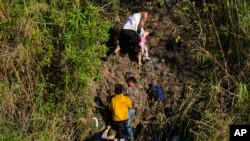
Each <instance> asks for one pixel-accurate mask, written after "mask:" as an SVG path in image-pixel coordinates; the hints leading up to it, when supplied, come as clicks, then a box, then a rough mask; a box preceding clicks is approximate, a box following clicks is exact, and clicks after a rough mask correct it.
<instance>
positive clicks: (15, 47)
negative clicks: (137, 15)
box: [0, 0, 250, 141]
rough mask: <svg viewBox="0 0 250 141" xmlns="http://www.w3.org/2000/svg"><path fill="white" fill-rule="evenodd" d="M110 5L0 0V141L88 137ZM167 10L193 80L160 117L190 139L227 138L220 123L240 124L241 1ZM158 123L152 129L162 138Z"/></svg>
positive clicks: (244, 40) (244, 100) (244, 79)
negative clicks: (192, 64)
mask: <svg viewBox="0 0 250 141" xmlns="http://www.w3.org/2000/svg"><path fill="white" fill-rule="evenodd" d="M151 2H152V3H153V1H147V4H148V5H150V7H152V8H153V6H152V5H153V4H152V3H151ZM157 2H159V4H160V7H163V6H164V4H166V2H165V3H164V1H163V0H158V1H157ZM167 2H169V3H171V2H172V1H171V0H169V1H167ZM119 3H121V2H120V1H118V0H111V1H108V0H101V1H100V2H99V3H98V4H99V6H100V7H98V6H96V5H94V4H93V3H92V2H90V1H84V0H82V1H81V0H22V1H20V0H0V31H1V32H0V140H14V141H19V140H39V141H40V140H41V141H43V140H44V141H47V140H86V138H88V137H89V133H90V130H91V128H92V127H93V125H92V124H91V123H90V122H89V120H91V118H92V117H93V115H95V114H96V113H94V112H93V111H94V110H93V108H94V104H95V103H94V95H93V93H94V92H93V90H92V89H91V86H92V85H91V84H92V83H93V81H99V80H101V74H100V72H98V68H99V67H100V65H101V61H100V58H102V57H105V56H106V51H107V48H106V46H105V42H106V41H107V40H108V38H109V37H108V36H109V35H108V30H109V29H110V28H111V26H112V23H111V22H110V21H111V20H112V19H111V18H109V17H107V15H109V16H114V17H115V16H117V13H118V12H119V8H120V7H119ZM106 7H109V10H110V11H112V14H109V13H105V12H106V11H104V9H103V8H106ZM124 9H125V8H124ZM150 9H151V8H150ZM171 10H172V11H171V12H173V15H175V16H176V17H175V18H176V19H177V21H179V24H185V23H189V24H190V25H191V28H190V29H187V30H188V31H187V32H185V34H183V35H178V36H177V37H176V38H175V43H180V42H181V41H182V40H187V41H186V42H185V43H187V44H186V45H185V46H187V47H189V48H188V49H189V50H190V52H189V53H190V54H191V55H190V56H191V57H193V58H192V59H193V60H195V61H197V62H196V65H197V68H199V69H198V72H199V76H201V80H200V82H197V83H194V84H192V85H190V86H188V88H187V90H186V91H185V93H186V98H185V99H183V101H182V103H181V105H180V109H179V111H178V113H177V114H176V115H175V116H174V117H171V118H170V119H168V121H167V122H168V123H170V122H171V124H172V126H173V127H175V126H177V123H178V126H179V125H180V127H182V126H183V127H184V128H183V129H181V130H182V131H181V132H184V135H185V133H188V135H187V134H186V135H187V136H188V139H190V140H228V138H229V136H228V135H229V134H228V132H229V128H228V127H229V125H230V124H249V123H250V117H249V115H250V110H249V109H250V92H249V91H250V47H249V46H250V23H249V22H250V14H249V13H250V2H248V1H246V0H242V1H240V2H239V1H238V0H221V1H217V0H212V1H209V2H206V1H205V0H204V1H203V2H202V4H197V3H194V2H193V3H192V2H186V3H183V4H180V5H178V4H176V6H173V9H171ZM115 18H117V17H115ZM185 30H186V29H185ZM180 111H181V112H180ZM164 122H165V121H159V124H160V126H159V127H158V126H157V127H153V128H154V131H158V132H161V133H160V134H163V132H162V131H163V130H165V128H166V127H168V126H164V125H167V124H168V123H167V122H166V123H164ZM186 123H188V124H186ZM187 126H188V127H189V128H190V129H189V128H186V127H187ZM172 129H173V128H171V130H172ZM187 129H188V130H189V131H186V130H187ZM150 130H151V129H150ZM183 130H184V131H183ZM161 136H164V135H161Z"/></svg>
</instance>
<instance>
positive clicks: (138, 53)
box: [137, 50, 142, 66]
mask: <svg viewBox="0 0 250 141" xmlns="http://www.w3.org/2000/svg"><path fill="white" fill-rule="evenodd" d="M137 60H138V64H139V66H141V65H142V62H141V60H142V53H141V51H140V50H139V51H138V52H137Z"/></svg>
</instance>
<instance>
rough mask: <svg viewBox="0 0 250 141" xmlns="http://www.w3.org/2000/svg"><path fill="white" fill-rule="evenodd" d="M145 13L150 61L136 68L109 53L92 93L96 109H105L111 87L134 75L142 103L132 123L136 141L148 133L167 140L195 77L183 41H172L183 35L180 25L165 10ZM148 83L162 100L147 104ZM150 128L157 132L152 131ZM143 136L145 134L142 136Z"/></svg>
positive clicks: (133, 64)
mask: <svg viewBox="0 0 250 141" xmlns="http://www.w3.org/2000/svg"><path fill="white" fill-rule="evenodd" d="M148 12H149V17H148V21H147V23H146V27H145V29H149V30H150V31H151V35H150V36H149V37H148V44H149V57H150V58H151V59H152V62H150V61H148V62H145V63H143V66H141V67H139V66H138V64H137V62H136V61H133V60H131V59H129V57H128V55H113V54H111V55H110V56H109V57H108V58H107V60H106V61H104V62H103V66H102V68H101V72H102V73H103V76H104V79H103V81H102V83H101V84H100V86H99V87H98V88H97V90H96V93H97V99H99V100H97V103H98V104H99V105H98V106H107V105H108V99H109V97H110V96H112V95H113V94H114V91H113V90H114V85H115V84H117V83H120V84H122V85H123V86H124V87H127V85H126V81H125V78H126V77H127V76H134V77H135V78H136V79H137V81H138V82H139V84H138V87H139V90H140V94H141V97H142V98H143V99H144V104H143V105H142V106H141V108H140V109H139V110H138V111H137V115H136V118H135V120H134V123H133V125H134V127H135V129H136V131H135V132H136V135H135V136H136V137H137V140H146V139H145V138H147V139H150V138H151V135H149V134H157V136H158V138H159V140H163V139H164V140H168V139H169V138H170V137H171V135H170V134H171V132H172V131H173V130H175V129H176V130H178V129H179V128H178V129H177V127H178V125H177V123H176V125H174V124H175V123H168V122H170V121H171V120H170V119H171V118H173V117H175V115H176V114H177V113H178V112H179V111H180V109H181V106H182V101H183V100H184V99H185V97H186V91H187V87H188V85H189V84H190V83H192V82H193V81H195V80H194V76H195V75H194V72H193V71H192V70H193V69H192V63H191V62H189V59H188V54H187V47H185V41H184V40H183V38H182V41H181V43H176V42H175V39H176V37H177V36H181V35H183V31H182V30H181V29H182V28H181V27H182V26H181V25H177V24H176V23H174V21H173V20H172V17H171V16H170V15H169V14H168V12H167V9H165V8H158V9H153V10H151V11H148ZM163 59H164V60H165V62H164V63H162V64H161V65H160V67H159V68H156V67H155V64H159V62H160V60H163ZM150 82H154V83H157V84H160V85H161V86H162V88H163V90H164V94H165V96H166V100H164V101H163V102H157V101H156V102H154V103H153V104H151V105H149V102H148V100H149V99H148V97H147V93H146V91H147V89H148V87H149V86H148V85H149V83H150ZM103 118H104V120H107V118H108V117H107V114H105V113H104V114H103ZM153 123H154V124H153ZM163 124H164V125H163ZM154 125H156V126H157V129H153V128H154ZM160 130H164V131H166V133H158V132H162V131H160ZM176 132H177V133H179V132H178V131H176ZM147 133H149V134H148V135H146V134H147ZM163 134H164V135H163Z"/></svg>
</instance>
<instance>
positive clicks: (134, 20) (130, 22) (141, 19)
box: [114, 10, 148, 65]
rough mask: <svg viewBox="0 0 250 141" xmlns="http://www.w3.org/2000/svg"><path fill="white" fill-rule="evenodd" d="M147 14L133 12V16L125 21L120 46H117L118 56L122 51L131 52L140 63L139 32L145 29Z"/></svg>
mask: <svg viewBox="0 0 250 141" xmlns="http://www.w3.org/2000/svg"><path fill="white" fill-rule="evenodd" d="M147 17H148V13H147V12H139V11H138V10H134V11H132V15H130V16H128V17H127V19H126V20H125V22H124V24H123V26H122V29H121V31H120V37H119V44H117V46H116V48H115V51H114V53H115V54H117V53H118V52H119V51H120V50H125V51H126V52H127V51H128V50H131V51H132V52H133V53H134V54H136V55H137V59H138V63H139V65H141V62H139V54H140V51H141V50H140V47H139V36H138V34H137V30H138V29H141V28H144V24H145V22H146V20H147Z"/></svg>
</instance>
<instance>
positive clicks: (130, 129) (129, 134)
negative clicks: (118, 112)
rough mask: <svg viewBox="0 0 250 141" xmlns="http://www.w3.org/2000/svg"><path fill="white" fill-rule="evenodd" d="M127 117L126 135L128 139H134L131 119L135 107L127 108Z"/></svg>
mask: <svg viewBox="0 0 250 141" xmlns="http://www.w3.org/2000/svg"><path fill="white" fill-rule="evenodd" d="M128 115H129V119H128V121H127V125H126V126H127V127H126V128H127V133H128V136H129V138H130V141H134V134H133V129H132V120H133V118H134V116H135V109H129V113H128Z"/></svg>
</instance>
